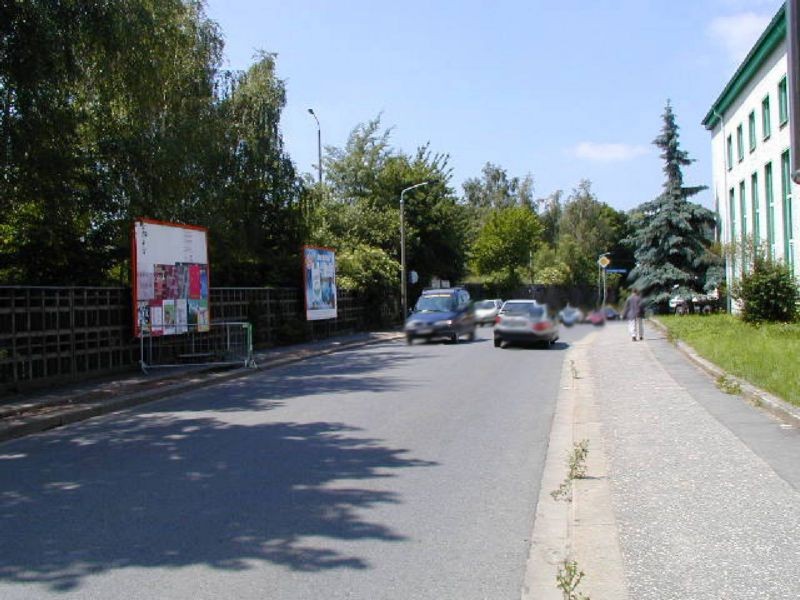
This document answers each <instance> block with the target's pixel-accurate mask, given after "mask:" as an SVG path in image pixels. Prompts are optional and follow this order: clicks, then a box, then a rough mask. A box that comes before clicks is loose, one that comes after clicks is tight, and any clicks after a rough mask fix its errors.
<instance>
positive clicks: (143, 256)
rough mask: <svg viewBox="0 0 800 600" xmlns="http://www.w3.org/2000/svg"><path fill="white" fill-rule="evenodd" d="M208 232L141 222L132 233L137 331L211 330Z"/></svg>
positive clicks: (161, 332)
mask: <svg viewBox="0 0 800 600" xmlns="http://www.w3.org/2000/svg"><path fill="white" fill-rule="evenodd" d="M206 236H207V230H206V229H205V228H204V227H197V226H194V225H179V224H176V223H164V222H161V221H154V220H152V219H138V220H136V221H135V222H134V224H133V235H131V265H132V269H131V270H132V280H133V302H134V313H133V314H134V315H135V317H134V331H135V334H136V336H139V335H140V334H141V332H142V330H145V331H146V332H147V333H148V334H149V335H154V336H158V335H177V334H181V333H187V332H188V331H199V332H206V331H209V329H210V316H209V305H208V296H209V294H208V287H209V283H208V280H209V268H208V245H207V240H206Z"/></svg>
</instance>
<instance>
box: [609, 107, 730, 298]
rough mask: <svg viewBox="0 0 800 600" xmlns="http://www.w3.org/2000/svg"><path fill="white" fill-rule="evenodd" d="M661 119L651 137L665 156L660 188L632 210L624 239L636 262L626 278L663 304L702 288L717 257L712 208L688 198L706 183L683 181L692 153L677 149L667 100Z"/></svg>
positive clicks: (674, 126) (663, 157)
mask: <svg viewBox="0 0 800 600" xmlns="http://www.w3.org/2000/svg"><path fill="white" fill-rule="evenodd" d="M663 119H664V126H663V127H662V129H661V135H659V136H658V137H657V138H656V139H655V140H654V141H653V144H655V145H656V146H658V147H659V148H660V149H661V155H660V156H661V158H662V159H663V160H664V169H663V170H664V173H665V174H666V181H665V182H664V187H663V192H662V193H661V194H660V195H659V196H658V197H656V198H655V199H653V200H651V201H650V202H645V203H644V204H642V205H640V206H639V207H638V208H636V209H635V210H634V212H633V215H632V219H631V224H632V229H633V233H632V234H631V236H630V237H628V238H627V239H626V240H625V242H626V243H627V244H629V245H630V246H631V247H632V248H633V249H634V258H635V260H636V263H637V264H636V267H635V268H634V269H633V270H632V271H631V273H630V275H629V277H628V280H629V281H631V282H632V286H633V287H635V288H636V289H638V290H640V292H641V293H642V295H643V296H644V297H645V298H647V299H648V300H649V302H650V304H651V305H653V306H658V307H661V308H664V307H666V305H667V303H668V301H669V298H670V297H671V296H673V295H679V296H691V295H692V294H693V293H697V292H700V291H701V290H702V289H703V285H704V282H705V275H706V270H707V269H708V267H709V266H710V265H712V264H713V263H714V260H715V259H714V255H713V254H711V253H710V252H709V250H708V249H709V246H710V245H711V242H712V232H713V228H714V224H715V217H714V213H713V212H712V211H710V210H708V209H707V208H704V207H702V206H700V205H699V204H696V203H694V202H690V201H689V200H688V199H689V198H691V197H692V196H694V195H695V194H697V193H698V192H700V191H702V190H704V189H706V187H707V186H694V187H686V186H684V185H683V172H682V170H681V169H682V167H684V166H687V165H690V164H692V163H693V162H694V159H690V158H689V155H688V153H687V152H685V151H683V150H681V149H680V143H679V140H678V137H679V136H678V125H677V124H676V123H675V114H674V113H673V112H672V106H671V105H670V103H669V101H667V106H666V109H665V111H664V114H663Z"/></svg>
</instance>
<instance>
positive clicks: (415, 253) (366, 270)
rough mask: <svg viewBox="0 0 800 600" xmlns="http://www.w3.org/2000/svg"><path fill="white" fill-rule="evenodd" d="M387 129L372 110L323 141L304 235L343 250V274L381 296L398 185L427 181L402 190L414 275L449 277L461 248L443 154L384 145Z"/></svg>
mask: <svg viewBox="0 0 800 600" xmlns="http://www.w3.org/2000/svg"><path fill="white" fill-rule="evenodd" d="M390 134H391V130H390V129H388V130H384V129H383V128H382V126H381V123H380V116H378V117H377V118H375V119H373V120H371V121H368V122H367V123H365V124H361V125H358V126H357V127H355V128H354V129H353V131H352V132H351V134H350V136H349V138H348V141H347V144H346V146H345V147H344V148H341V149H339V148H328V149H327V150H326V158H325V161H324V162H325V165H326V170H327V173H328V177H327V182H326V185H325V186H324V187H323V189H322V190H319V191H315V192H313V196H314V200H309V202H311V203H313V204H314V205H315V206H314V209H313V210H312V211H311V215H310V222H311V226H312V229H311V232H310V237H311V239H313V240H314V241H315V243H321V244H324V245H329V246H332V247H335V248H337V250H339V252H340V253H342V255H343V256H347V257H348V259H347V260H344V261H340V265H339V266H340V269H341V270H340V273H341V276H342V277H343V281H346V282H352V283H354V284H356V285H358V286H359V289H361V290H362V291H365V292H366V291H376V290H377V292H378V293H379V294H380V295H381V296H382V297H384V298H385V296H386V295H387V294H395V293H397V291H398V290H399V285H400V279H399V275H400V234H399V231H400V212H399V208H400V204H399V200H400V192H401V191H402V190H403V189H404V188H407V187H409V186H411V185H413V184H415V183H419V182H422V181H431V182H432V183H431V184H430V185H427V186H424V187H420V188H417V189H415V190H413V191H412V192H410V193H407V194H406V195H405V237H406V262H407V265H408V269H409V270H414V271H417V273H418V274H419V276H420V282H421V283H425V282H428V281H430V279H431V277H433V276H438V277H441V278H446V279H451V280H454V281H457V280H458V279H460V278H461V277H462V276H463V274H464V271H465V255H466V237H465V236H466V224H465V223H466V219H465V211H464V208H463V207H462V206H459V205H458V204H457V202H456V198H455V195H454V194H453V190H452V189H451V188H450V187H449V180H450V168H449V166H448V160H449V159H448V157H447V155H443V154H436V153H433V152H432V151H431V150H430V148H429V146H427V145H426V146H422V147H420V148H418V149H417V151H416V153H415V154H414V155H413V156H409V155H407V154H405V153H402V152H400V151H398V150H396V149H394V148H393V147H392V146H391V143H390ZM307 196H309V195H308V194H307ZM359 260H361V261H362V264H359V262H358V261H359ZM392 264H393V265H394V268H393V269H392V268H390V267H389V266H390V265H392ZM370 273H372V275H370ZM391 273H394V279H393V280H391V279H390V278H389V274H391ZM409 293H410V294H411V293H414V289H413V287H412V288H410V292H409Z"/></svg>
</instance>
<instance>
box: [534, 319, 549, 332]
mask: <svg viewBox="0 0 800 600" xmlns="http://www.w3.org/2000/svg"><path fill="white" fill-rule="evenodd" d="M548 329H550V322H549V321H539V322H538V323H534V324H533V330H534V331H547V330H548Z"/></svg>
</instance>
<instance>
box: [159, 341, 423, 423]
mask: <svg viewBox="0 0 800 600" xmlns="http://www.w3.org/2000/svg"><path fill="white" fill-rule="evenodd" d="M426 358H427V355H422V354H419V355H414V354H412V355H410V354H408V353H404V352H402V351H397V350H393V349H390V348H387V349H382V350H380V351H373V352H370V353H364V352H363V351H362V352H358V351H344V352H337V353H336V354H331V355H326V356H319V357H316V358H313V359H308V360H304V361H301V362H298V363H294V364H290V365H287V366H284V367H281V368H278V369H275V370H267V371H263V372H261V373H254V374H250V375H247V376H245V377H241V378H238V379H234V380H232V381H228V382H225V383H220V384H217V385H213V386H210V387H209V388H208V389H207V390H205V391H203V392H199V393H198V392H192V394H193V399H192V402H191V406H188V405H187V406H186V407H185V408H184V410H188V411H201V410H214V411H229V412H235V411H244V410H254V409H255V410H269V409H273V408H278V407H281V406H283V405H284V403H285V401H286V400H287V399H291V398H299V397H307V396H325V397H331V396H334V395H336V394H349V393H353V392H363V393H369V394H375V397H376V398H377V397H378V395H379V394H382V393H385V392H397V391H402V390H405V389H409V388H411V387H413V386H414V385H416V384H415V383H414V382H413V381H411V380H409V379H408V378H405V379H400V378H398V377H394V378H393V377H392V376H389V375H387V374H386V373H387V370H391V369H392V368H393V367H397V366H398V365H401V364H403V363H407V364H409V363H410V362H413V361H416V360H425V359H426ZM153 409H154V410H160V406H159V405H153ZM173 410H174V408H173V407H170V412H173ZM178 410H181V409H178Z"/></svg>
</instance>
